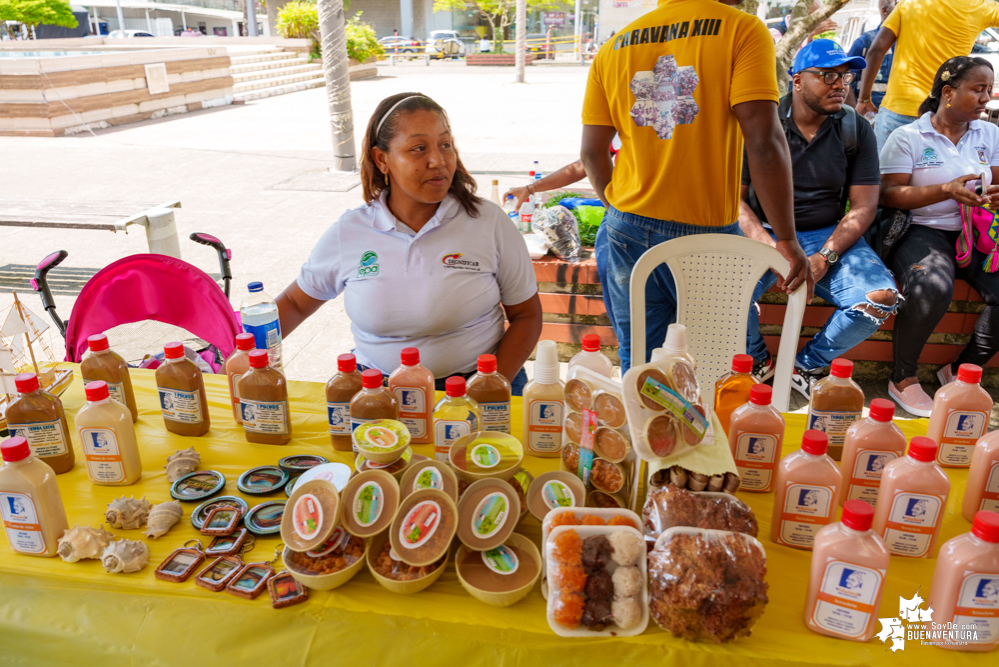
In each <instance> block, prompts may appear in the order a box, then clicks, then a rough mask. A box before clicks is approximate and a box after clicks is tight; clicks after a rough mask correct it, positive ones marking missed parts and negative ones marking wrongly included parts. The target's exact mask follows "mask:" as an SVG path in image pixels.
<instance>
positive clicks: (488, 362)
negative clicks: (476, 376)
mask: <svg viewBox="0 0 999 667" xmlns="http://www.w3.org/2000/svg"><path fill="white" fill-rule="evenodd" d="M476 368H477V369H478V371H479V372H480V373H495V372H496V357H495V356H494V355H491V354H480V355H479V360H478V363H477V365H476Z"/></svg>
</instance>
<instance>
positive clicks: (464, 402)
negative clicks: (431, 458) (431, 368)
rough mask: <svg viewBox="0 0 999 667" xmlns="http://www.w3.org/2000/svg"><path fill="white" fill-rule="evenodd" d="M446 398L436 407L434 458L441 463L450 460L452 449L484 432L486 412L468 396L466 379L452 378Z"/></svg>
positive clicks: (446, 386) (445, 383) (446, 383)
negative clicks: (470, 434) (480, 430)
mask: <svg viewBox="0 0 999 667" xmlns="http://www.w3.org/2000/svg"><path fill="white" fill-rule="evenodd" d="M444 387H445V389H446V391H445V395H444V398H442V399H441V400H439V401H437V405H435V406H434V455H435V458H436V459H437V460H438V461H442V462H445V463H446V462H447V461H448V460H449V459H450V453H451V445H453V444H454V442H455V440H458V439H459V438H462V437H464V436H466V435H468V434H469V433H472V432H473V431H478V430H479V429H480V426H479V425H480V424H481V423H482V410H481V409H480V408H479V404H478V403H476V402H475V399H472V398H469V396H468V395H467V393H466V387H465V378H463V377H461V376H460V375H455V376H453V377H449V378H448V379H447V380H446V381H445V382H444Z"/></svg>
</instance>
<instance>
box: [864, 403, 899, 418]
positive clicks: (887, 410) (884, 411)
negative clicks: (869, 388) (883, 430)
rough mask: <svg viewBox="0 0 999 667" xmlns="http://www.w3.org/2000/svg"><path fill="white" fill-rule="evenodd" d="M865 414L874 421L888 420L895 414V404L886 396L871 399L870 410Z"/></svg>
mask: <svg viewBox="0 0 999 667" xmlns="http://www.w3.org/2000/svg"><path fill="white" fill-rule="evenodd" d="M867 414H868V415H869V416H870V418H871V419H873V420H874V421H876V422H890V421H891V418H892V417H894V416H895V404H894V403H893V402H891V401H889V400H888V399H887V398H875V399H874V400H873V401H871V411H870V412H869V413H867Z"/></svg>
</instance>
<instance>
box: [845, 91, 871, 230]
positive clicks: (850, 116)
mask: <svg viewBox="0 0 999 667" xmlns="http://www.w3.org/2000/svg"><path fill="white" fill-rule="evenodd" d="M843 111H845V112H846V115H845V116H843V117H842V118H840V119H839V127H840V136H841V137H842V139H843V152H845V153H846V169H847V172H849V170H850V167H851V166H852V165H853V159H854V158H855V157H857V122H858V121H859V120H860V116H858V115H857V111H856V110H855V109H854V108H853V107H851V106H850V105H849V104H844V105H843ZM864 122H865V123H866V122H867V121H866V120H865V121H864ZM849 200H850V188H849V186H847V187H844V188H843V192H842V193H841V194H840V201H839V219H840V220H842V219H843V216H844V215H846V205H847V203H848V202H849Z"/></svg>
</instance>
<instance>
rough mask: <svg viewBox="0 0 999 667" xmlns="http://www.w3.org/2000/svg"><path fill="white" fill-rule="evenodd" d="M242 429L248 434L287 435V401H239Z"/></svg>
mask: <svg viewBox="0 0 999 667" xmlns="http://www.w3.org/2000/svg"><path fill="white" fill-rule="evenodd" d="M239 408H240V414H241V415H242V417H243V428H244V429H246V430H247V431H249V432H250V433H265V434H268V435H287V434H288V401H249V400H247V399H245V398H244V399H242V400H240V405H239Z"/></svg>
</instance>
